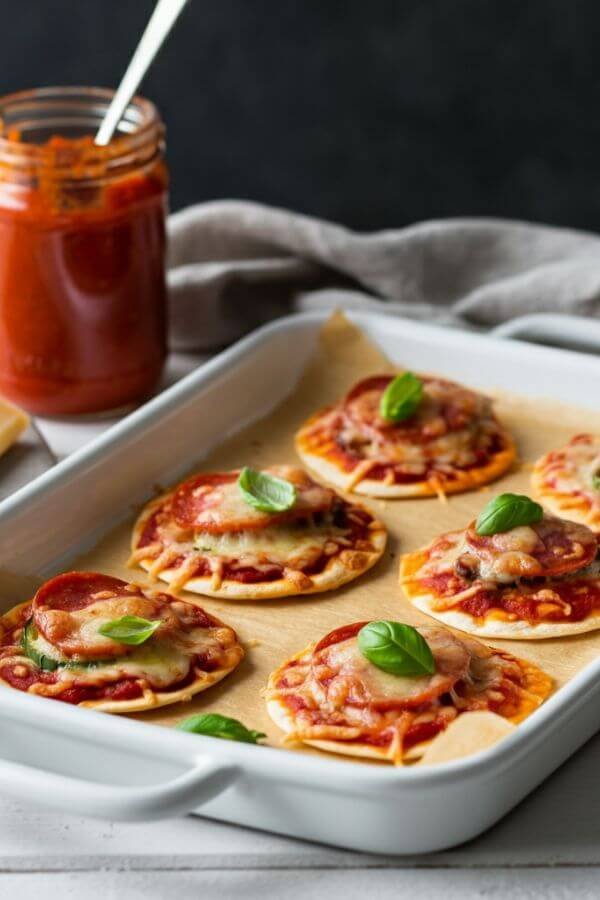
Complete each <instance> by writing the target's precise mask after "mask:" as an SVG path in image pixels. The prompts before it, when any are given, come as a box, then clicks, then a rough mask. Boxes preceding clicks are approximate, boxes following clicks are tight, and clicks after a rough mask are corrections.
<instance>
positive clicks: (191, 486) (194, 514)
mask: <svg viewBox="0 0 600 900" xmlns="http://www.w3.org/2000/svg"><path fill="white" fill-rule="evenodd" d="M264 471H265V472H268V473H269V474H271V475H275V476H277V477H278V478H284V479H286V480H287V481H290V482H291V483H292V484H293V485H294V486H295V488H296V502H295V503H294V506H293V507H292V509H290V510H287V511H286V512H283V513H265V512H261V511H260V510H258V509H254V507H252V506H249V505H248V504H247V503H246V501H245V500H244V498H243V496H242V494H241V492H240V490H239V487H238V484H237V480H238V477H239V474H240V473H239V471H234V472H219V473H207V474H200V475H194V476H193V477H192V478H190V479H188V480H187V481H184V482H183V484H180V485H179V487H178V488H177V489H176V491H175V493H174V494H173V496H172V498H171V500H170V514H171V515H172V517H173V519H174V520H175V522H176V523H177V525H179V526H180V527H181V528H186V529H194V530H197V531H206V532H209V533H212V534H223V533H224V532H228V531H244V530H247V529H257V528H266V527H268V526H269V525H273V524H275V523H279V522H282V521H291V520H294V519H298V518H300V517H302V516H306V515H308V514H310V513H318V512H325V511H327V510H329V509H330V508H331V506H332V504H333V501H334V497H335V494H334V493H333V491H332V490H330V489H329V488H326V487H323V486H322V485H320V484H317V483H316V482H314V481H313V480H312V479H311V478H310V477H309V476H308V475H307V474H306V473H305V472H304V471H303V470H302V469H297V468H295V467H292V466H272V467H270V468H269V469H265V470H264Z"/></svg>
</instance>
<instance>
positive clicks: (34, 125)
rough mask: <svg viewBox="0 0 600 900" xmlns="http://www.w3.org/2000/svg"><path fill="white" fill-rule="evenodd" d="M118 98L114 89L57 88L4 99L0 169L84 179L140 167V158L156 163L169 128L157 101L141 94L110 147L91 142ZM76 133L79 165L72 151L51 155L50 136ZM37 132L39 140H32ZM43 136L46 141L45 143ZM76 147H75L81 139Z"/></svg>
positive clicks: (0, 121) (0, 110) (0, 118)
mask: <svg viewBox="0 0 600 900" xmlns="http://www.w3.org/2000/svg"><path fill="white" fill-rule="evenodd" d="M114 94H115V92H114V90H112V89H110V88H101V87H79V86H64V87H63V86H56V87H43V88H31V89H27V90H22V91H16V92H14V93H10V94H6V95H4V96H1V97H0V166H1V167H4V168H12V169H16V170H23V171H25V172H27V173H29V174H34V173H35V172H36V171H37V170H39V169H41V168H44V170H45V171H46V173H48V172H49V171H51V172H52V175H53V177H56V178H67V179H69V180H76V181H79V180H88V179H89V178H90V177H91V178H94V177H98V176H99V175H100V174H101V172H102V174H104V175H106V174H109V173H110V172H111V171H112V170H113V169H121V168H123V167H128V166H129V165H132V164H134V163H135V161H137V162H138V163H139V161H140V158H142V159H146V158H147V159H151V158H152V157H153V156H155V155H156V153H157V151H158V150H160V149H162V144H163V141H164V125H163V123H162V120H161V118H160V115H159V112H158V110H157V108H156V106H155V105H154V103H152V101H151V100H147V99H146V98H144V97H141V96H137V95H136V96H135V97H133V98H132V100H131V101H130V103H129V105H128V107H127V109H126V110H125V112H124V114H123V116H122V118H121V121H120V123H119V126H118V129H117V132H116V134H115V136H114V137H113V138H112V140H111V141H110V143H108V144H106V145H104V146H99V145H96V144H94V143H93V141H90V140H89V138H90V137H93V136H94V135H95V132H96V130H97V128H98V127H99V125H100V123H101V121H102V119H103V118H104V114H105V112H106V110H107V109H108V106H109V104H110V102H111V100H112V98H113V97H114ZM73 130H75V131H78V132H80V134H79V137H80V138H81V139H82V140H80V144H81V153H80V158H79V159H78V160H77V165H74V155H73V153H72V152H71V153H64V152H62V153H61V152H60V150H56V151H55V152H52V153H49V148H48V144H47V141H48V140H50V138H52V137H55V136H59V137H61V136H65V134H66V133H67V132H72V131H73ZM61 131H62V132H63V134H62V135H61ZM32 134H34V135H37V136H38V139H37V140H33V139H31V135H32ZM40 135H43V136H44V138H45V140H40V139H39V136H40ZM28 136H29V139H27V137H28ZM84 136H85V137H86V138H87V140H86V142H85V144H84V143H83V139H84ZM71 144H72V146H73V147H74V146H75V144H76V141H71Z"/></svg>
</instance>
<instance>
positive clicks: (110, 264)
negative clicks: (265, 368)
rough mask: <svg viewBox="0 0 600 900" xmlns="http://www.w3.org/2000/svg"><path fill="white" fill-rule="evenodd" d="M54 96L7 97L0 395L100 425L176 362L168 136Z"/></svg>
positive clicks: (153, 126) (79, 92)
mask: <svg viewBox="0 0 600 900" xmlns="http://www.w3.org/2000/svg"><path fill="white" fill-rule="evenodd" d="M111 98H112V93H111V92H110V91H106V90H101V89H98V88H43V89H40V90H31V91H22V92H20V93H17V94H11V95H9V96H6V97H3V98H0V394H4V395H5V396H6V397H8V398H9V399H11V400H13V401H15V402H16V403H18V404H20V405H21V406H24V407H25V408H26V409H28V410H30V411H31V412H34V413H41V414H48V415H54V414H64V413H66V414H71V413H94V412H99V411H101V410H111V409H117V408H119V407H123V406H125V405H129V404H131V403H133V402H135V401H137V400H139V399H141V398H142V397H143V396H144V395H145V394H147V393H148V392H149V391H150V390H151V389H152V387H153V386H154V385H155V384H156V382H157V379H158V378H159V375H160V372H161V369H162V366H163V362H164V358H165V330H166V325H165V320H166V287H165V212H166V194H167V180H168V179H167V169H166V166H165V161H164V127H163V124H162V122H161V120H160V117H159V115H158V112H157V110H156V108H155V107H154V106H153V104H152V103H150V102H148V101H147V100H142V99H139V98H136V99H135V100H133V101H132V103H131V104H130V106H129V108H128V109H127V112H126V113H125V115H124V117H123V120H122V122H121V124H120V126H119V130H118V132H117V134H116V135H115V137H114V138H113V140H112V141H111V142H110V144H108V146H106V147H97V146H96V145H95V144H94V139H93V136H94V134H95V132H96V130H97V128H98V126H99V124H100V122H101V121H102V118H103V116H104V113H105V111H106V109H107V107H108V104H109V102H110V100H111Z"/></svg>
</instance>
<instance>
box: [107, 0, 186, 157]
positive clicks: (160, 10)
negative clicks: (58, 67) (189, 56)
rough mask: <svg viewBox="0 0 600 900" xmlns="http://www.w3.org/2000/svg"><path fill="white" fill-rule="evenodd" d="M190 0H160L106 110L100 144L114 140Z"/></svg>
mask: <svg viewBox="0 0 600 900" xmlns="http://www.w3.org/2000/svg"><path fill="white" fill-rule="evenodd" d="M186 3H187V0H158V3H157V4H156V6H155V7H154V12H153V13H152V15H151V16H150V20H149V22H148V24H147V25H146V30H145V31H144V33H143V35H142V37H141V38H140V42H139V44H138V45H137V48H136V51H135V53H134V54H133V56H132V57H131V62H130V63H129V65H128V67H127V71H126V72H125V74H124V75H123V79H122V81H121V84H120V85H119V87H118V89H117V92H116V93H115V95H114V97H113V99H112V101H111V104H110V106H109V107H108V109H107V110H106V115H105V116H104V119H103V120H102V124H101V125H100V128H99V129H98V133H97V134H96V138H95V143H96V144H99V145H100V146H105V145H106V144H108V143H109V142H110V140H111V138H112V136H113V134H114V132H115V129H116V128H117V126H118V124H119V122H120V121H121V118H122V116H123V113H124V112H125V110H126V109H127V107H128V105H129V102H130V100H131V98H132V97H133V95H134V94H135V92H136V91H137V89H138V87H139V84H140V82H141V80H142V78H143V77H144V75H145V74H146V71H147V70H148V67H149V66H150V64H151V62H152V60H153V59H154V57H155V56H156V54H157V53H158V51H159V50H160V48H161V46H162V44H163V41H164V40H165V38H166V37H167V35H168V33H169V31H170V30H171V28H172V27H173V25H174V24H175V21H176V19H177V16H178V15H179V13H180V12H181V10H182V9H183V7H184V6H185V5H186Z"/></svg>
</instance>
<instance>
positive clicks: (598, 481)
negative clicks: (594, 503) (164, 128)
mask: <svg viewBox="0 0 600 900" xmlns="http://www.w3.org/2000/svg"><path fill="white" fill-rule="evenodd" d="M592 487H594V488H595V489H596V490H597V491H600V472H596V474H595V475H592Z"/></svg>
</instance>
